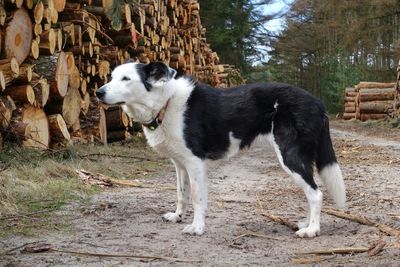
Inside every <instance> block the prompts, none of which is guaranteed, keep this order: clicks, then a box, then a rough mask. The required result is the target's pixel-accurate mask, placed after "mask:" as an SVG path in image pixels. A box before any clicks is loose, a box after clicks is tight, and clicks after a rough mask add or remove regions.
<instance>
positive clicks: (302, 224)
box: [297, 220, 310, 229]
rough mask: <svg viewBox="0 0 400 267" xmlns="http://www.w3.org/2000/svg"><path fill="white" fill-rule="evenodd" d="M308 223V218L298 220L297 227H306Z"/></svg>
mask: <svg viewBox="0 0 400 267" xmlns="http://www.w3.org/2000/svg"><path fill="white" fill-rule="evenodd" d="M309 224H310V223H309V222H308V220H304V221H299V222H298V223H297V227H299V229H303V228H307V227H308V225H309Z"/></svg>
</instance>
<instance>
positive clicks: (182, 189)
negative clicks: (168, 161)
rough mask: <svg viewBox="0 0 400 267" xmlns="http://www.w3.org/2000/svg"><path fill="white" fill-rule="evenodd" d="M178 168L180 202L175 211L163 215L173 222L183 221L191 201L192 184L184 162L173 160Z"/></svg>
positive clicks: (177, 188) (177, 183)
mask: <svg viewBox="0 0 400 267" xmlns="http://www.w3.org/2000/svg"><path fill="white" fill-rule="evenodd" d="M172 162H173V163H174V165H175V170H176V193H177V198H178V202H177V204H176V211H175V212H168V213H166V214H164V215H163V219H164V220H166V221H170V222H173V223H176V222H181V221H182V218H183V216H184V214H185V211H186V207H187V205H188V203H189V196H190V195H189V194H190V184H189V175H188V173H187V171H186V169H185V168H184V167H183V165H182V164H180V163H178V162H177V161H175V160H172Z"/></svg>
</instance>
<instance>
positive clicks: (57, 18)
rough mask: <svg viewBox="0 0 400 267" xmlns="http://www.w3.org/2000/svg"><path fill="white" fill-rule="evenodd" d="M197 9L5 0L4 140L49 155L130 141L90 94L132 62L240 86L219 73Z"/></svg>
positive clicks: (0, 59) (153, 3) (117, 119)
mask: <svg viewBox="0 0 400 267" xmlns="http://www.w3.org/2000/svg"><path fill="white" fill-rule="evenodd" d="M199 9H200V5H199V3H198V1H197V0H136V1H129V0H124V1H122V0H102V1H100V0H71V1H66V0H47V1H32V0H26V1H21V0H6V1H0V26H1V27H0V29H1V34H0V140H3V139H5V140H10V141H12V142H18V143H20V144H22V145H23V146H28V147H38V148H48V147H56V146H58V145H60V144H61V145H66V144H71V143H73V142H92V141H99V142H102V143H107V142H111V141H115V140H121V139H124V138H125V137H126V135H127V132H126V130H127V127H128V126H129V125H130V124H131V122H130V121H129V119H128V118H127V117H126V115H125V114H124V113H123V112H122V111H121V110H120V109H119V108H115V107H104V106H101V105H100V104H99V103H98V102H97V101H96V98H95V97H94V92H95V90H96V89H97V88H98V87H100V86H102V85H103V84H104V83H106V82H107V81H109V79H110V72H111V70H112V69H113V68H114V67H115V66H117V65H119V64H122V63H125V62H126V61H127V60H128V59H133V60H137V61H139V62H142V63H149V62H151V61H163V62H164V63H166V64H168V65H169V66H171V67H172V68H175V69H177V70H178V72H179V73H181V74H190V75H194V76H195V77H197V78H198V79H199V80H201V81H203V82H205V83H209V84H212V85H214V86H220V87H227V86H232V85H235V84H238V83H242V82H243V79H242V78H241V76H240V72H239V71H237V69H235V68H234V67H233V66H228V65H219V58H218V55H217V54H216V53H215V52H213V51H212V50H211V48H210V46H209V44H208V43H207V42H206V39H205V37H204V34H205V29H204V28H203V26H202V25H201V20H200V15H199ZM1 143H2V142H0V145H1Z"/></svg>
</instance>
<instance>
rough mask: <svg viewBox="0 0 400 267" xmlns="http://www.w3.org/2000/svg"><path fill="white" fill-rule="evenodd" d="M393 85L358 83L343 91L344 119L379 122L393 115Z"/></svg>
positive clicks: (394, 90)
mask: <svg viewBox="0 0 400 267" xmlns="http://www.w3.org/2000/svg"><path fill="white" fill-rule="evenodd" d="M395 92H396V89H395V84H394V83H378V82H360V83H359V84H357V85H356V86H355V87H354V88H346V89H345V113H344V115H343V118H344V119H352V118H354V119H358V120H361V121H367V120H380V119H384V118H386V117H388V116H390V115H391V114H392V113H393V105H394V99H395Z"/></svg>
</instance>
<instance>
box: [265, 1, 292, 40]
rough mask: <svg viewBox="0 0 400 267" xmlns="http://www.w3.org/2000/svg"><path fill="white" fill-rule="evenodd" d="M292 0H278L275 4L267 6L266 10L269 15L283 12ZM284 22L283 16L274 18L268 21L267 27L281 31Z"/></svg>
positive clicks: (273, 30)
mask: <svg viewBox="0 0 400 267" xmlns="http://www.w3.org/2000/svg"><path fill="white" fill-rule="evenodd" d="M292 2H293V0H276V1H274V3H273V4H271V5H267V6H265V7H264V12H265V14H267V15H269V14H274V13H278V12H283V11H285V10H287V9H288V7H289V5H290V3H292ZM283 23H284V19H283V18H277V19H274V20H270V21H269V22H268V23H266V27H267V29H269V30H270V31H272V32H279V31H281V30H282V27H283Z"/></svg>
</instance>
